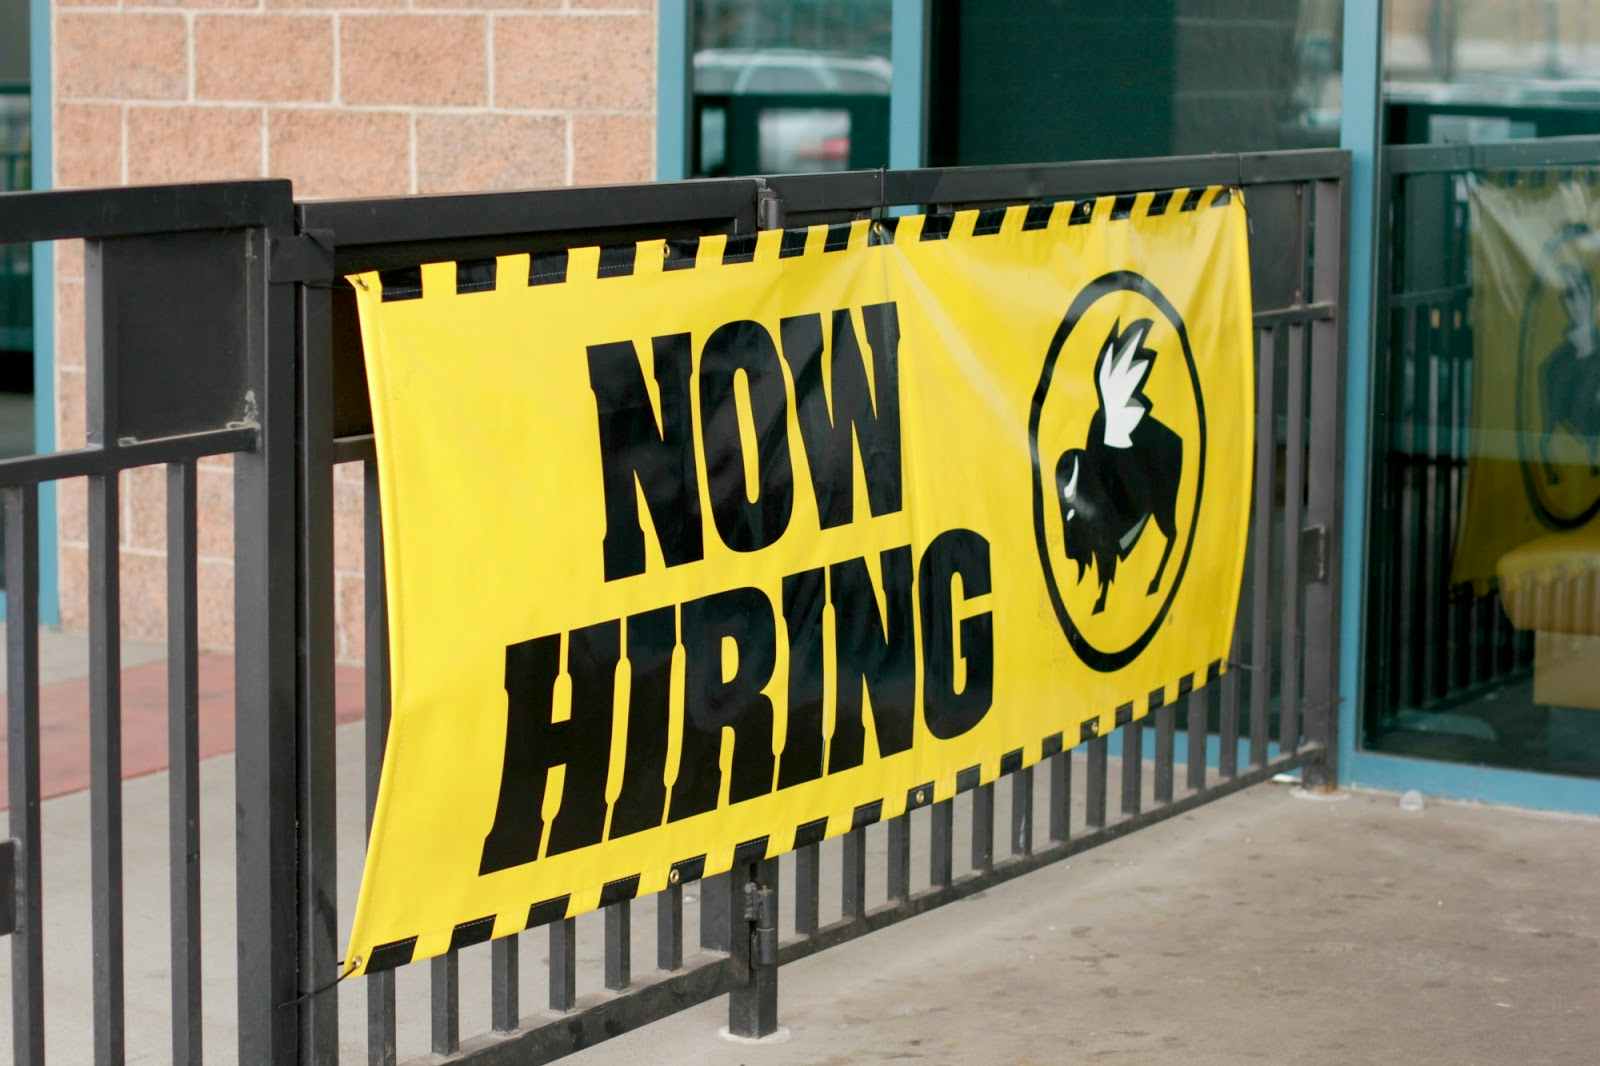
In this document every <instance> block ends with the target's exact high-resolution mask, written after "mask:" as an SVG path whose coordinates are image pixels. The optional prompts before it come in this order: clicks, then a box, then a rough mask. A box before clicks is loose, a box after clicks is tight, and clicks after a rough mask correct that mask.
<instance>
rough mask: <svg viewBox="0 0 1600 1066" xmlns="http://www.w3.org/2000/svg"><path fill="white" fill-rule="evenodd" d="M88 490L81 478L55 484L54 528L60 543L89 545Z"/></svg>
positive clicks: (86, 483) (68, 479)
mask: <svg viewBox="0 0 1600 1066" xmlns="http://www.w3.org/2000/svg"><path fill="white" fill-rule="evenodd" d="M88 489H89V485H88V482H87V481H86V480H85V479H83V478H81V477H71V478H67V479H65V480H63V481H58V482H56V528H57V529H58V530H60V532H61V541H62V543H72V544H88V543H89V497H88Z"/></svg>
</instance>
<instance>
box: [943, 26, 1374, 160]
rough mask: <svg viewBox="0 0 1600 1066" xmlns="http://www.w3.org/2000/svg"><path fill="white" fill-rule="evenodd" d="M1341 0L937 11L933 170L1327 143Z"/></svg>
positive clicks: (1333, 118)
mask: <svg viewBox="0 0 1600 1066" xmlns="http://www.w3.org/2000/svg"><path fill="white" fill-rule="evenodd" d="M1343 11H1344V5H1343V3H1342V0H1278V2H1275V3H1271V4H1263V3H1260V2H1259V0H1138V2H1136V3H1125V4H1068V3H1062V2H1060V0H936V2H935V3H934V4H933V5H932V24H931V31H932V60H931V67H932V70H931V74H930V79H929V80H930V87H929V92H930V107H929V123H928V139H929V152H930V159H929V161H930V162H931V163H933V164H935V165H953V164H990V163H1037V162H1050V161H1066V160H1078V159H1116V158H1127V157H1134V156H1160V155H1187V154H1196V153H1207V152H1232V151H1253V150H1267V149H1279V148H1308V147H1324V146H1332V145H1335V144H1337V143H1338V140H1339V100H1340V56H1341V54H1342V46H1341V43H1340V34H1341V32H1342V23H1343Z"/></svg>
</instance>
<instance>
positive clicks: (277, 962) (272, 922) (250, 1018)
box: [234, 183, 300, 1066]
mask: <svg viewBox="0 0 1600 1066" xmlns="http://www.w3.org/2000/svg"><path fill="white" fill-rule="evenodd" d="M278 199H279V200H280V202H279V203H278V204H275V205H273V209H272V211H271V212H270V214H271V217H272V218H273V222H272V223H271V225H270V226H268V227H263V228H259V229H254V230H252V231H251V232H250V236H249V240H250V241H251V243H252V245H253V247H252V249H251V251H252V253H253V254H252V256H251V260H250V268H249V269H250V286H249V289H248V299H247V306H246V307H245V308H244V312H245V314H247V315H248V316H249V328H248V332H247V338H248V340H247V344H248V352H247V357H246V358H247V363H248V373H249V390H250V391H249V393H248V396H249V400H250V401H252V403H251V406H253V408H254V416H255V421H256V423H257V426H258V427H259V430H258V432H259V436H258V438H257V441H256V446H255V448H254V449H253V450H252V451H248V452H240V453H239V454H238V455H236V456H235V458H234V564H235V578H234V618H235V634H236V640H235V648H236V650H235V652H234V655H235V662H236V673H235V678H236V682H235V683H236V686H237V692H236V706H237V719H236V722H235V748H236V751H237V752H238V754H237V756H236V760H237V761H236V776H235V786H234V787H235V798H236V805H237V811H238V813H237V821H236V830H235V832H236V835H237V853H236V862H237V868H238V888H237V892H238V941H239V946H238V950H239V1061H240V1062H270V1063H273V1064H275V1066H284V1064H288V1066H294V1064H297V1063H299V1062H300V1048H299V1040H298V1035H299V1034H298V1032H297V1029H298V1017H299V1010H298V1005H297V1003H296V998H297V996H298V995H299V991H298V989H299V976H300V975H299V965H298V956H299V944H300V935H299V929H298V924H299V922H298V913H297V911H298V905H299V900H298V895H299V893H298V885H297V880H298V878H297V856H296V850H297V842H296V826H295V815H296V798H297V797H296V779H297V773H296V765H295V758H296V741H297V719H298V714H297V707H296V689H297V684H296V682H297V677H296V673H297V670H296V661H297V648H296V631H295V630H296V617H295V615H296V610H295V608H296V603H295V600H296V595H295V592H296V588H295V586H296V580H295V572H296V570H295V567H296V561H297V560H296V551H295V540H296V538H295V512H296V481H295V461H296V457H295V452H296V449H295V365H294V364H295V344H294V340H295V338H294V326H295V323H294V287H293V285H292V284H287V283H272V282H271V281H270V279H269V277H268V262H269V251H270V249H269V247H268V244H267V242H268V241H269V240H270V239H286V238H288V237H290V236H291V235H292V219H291V211H292V201H291V199H290V192H289V186H288V184H287V183H285V184H284V186H283V188H282V191H281V195H280V197H278Z"/></svg>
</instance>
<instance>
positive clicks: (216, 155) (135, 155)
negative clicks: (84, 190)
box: [128, 106, 265, 185]
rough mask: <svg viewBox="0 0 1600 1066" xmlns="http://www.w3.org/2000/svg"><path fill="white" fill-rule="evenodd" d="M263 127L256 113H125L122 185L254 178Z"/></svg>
mask: <svg viewBox="0 0 1600 1066" xmlns="http://www.w3.org/2000/svg"><path fill="white" fill-rule="evenodd" d="M264 121H265V117H264V116H263V114H262V112H261V111H259V110H257V109H256V108H238V107H139V106H134V107H130V108H129V109H128V181H129V182H130V183H131V184H134V185H138V184H141V183H150V184H157V183H161V182H185V181H229V180H234V179H238V178H259V177H260V176H261V126H262V123H263V122H264Z"/></svg>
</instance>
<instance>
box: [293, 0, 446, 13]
mask: <svg viewBox="0 0 1600 1066" xmlns="http://www.w3.org/2000/svg"><path fill="white" fill-rule="evenodd" d="M409 6H410V4H409V0H266V7H267V10H269V11H307V10H311V11H339V10H342V9H348V8H360V9H361V10H363V11H373V10H393V11H403V10H405V9H406V8H407V7H409ZM426 6H427V7H429V8H440V7H445V8H449V7H458V6H460V5H458V4H453V3H451V4H439V3H434V2H433V0H428V3H427V5H426Z"/></svg>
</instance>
